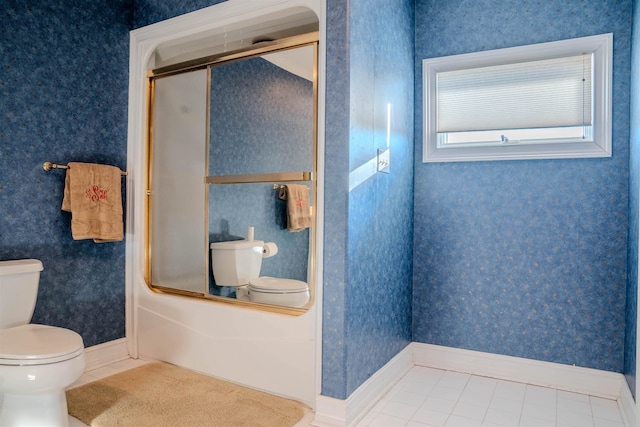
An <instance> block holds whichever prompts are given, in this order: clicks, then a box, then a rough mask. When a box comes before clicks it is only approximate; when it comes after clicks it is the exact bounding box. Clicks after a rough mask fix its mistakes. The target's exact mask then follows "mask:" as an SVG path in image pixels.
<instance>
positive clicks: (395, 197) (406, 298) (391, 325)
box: [322, 0, 413, 399]
mask: <svg viewBox="0 0 640 427" xmlns="http://www.w3.org/2000/svg"><path fill="white" fill-rule="evenodd" d="M327 9H328V14H329V17H328V23H327V25H328V27H327V28H328V29H327V37H328V38H329V40H327V49H328V51H327V58H328V60H327V121H326V123H327V133H326V137H325V138H326V158H325V165H326V166H325V174H326V175H325V176H326V181H325V188H326V190H325V191H326V197H325V199H326V201H325V203H326V207H325V224H326V225H325V233H326V236H325V266H324V274H325V287H324V292H325V294H324V321H323V322H324V323H323V382H322V394H323V395H326V396H331V397H335V398H339V399H344V398H346V397H348V396H349V395H350V394H351V393H352V392H353V391H354V390H355V389H356V388H358V387H359V386H360V385H361V384H362V383H363V382H364V381H366V380H367V379H368V378H369V377H370V376H371V375H372V374H374V373H375V372H376V371H377V370H378V369H380V368H381V367H382V366H383V365H384V364H385V363H387V362H388V361H389V360H390V359H391V358H392V357H393V356H395V355H396V354H397V353H398V352H400V351H401V350H402V349H403V348H404V347H405V346H406V345H407V344H408V343H409V342H410V341H411V281H412V278H411V250H412V239H413V237H412V236H413V229H412V226H411V219H412V204H413V200H412V191H411V188H412V183H413V171H412V164H413V152H412V150H413V122H412V120H411V117H412V115H413V109H412V107H411V106H412V103H413V82H412V75H413V73H412V71H411V70H412V67H413V7H412V2H410V1H405V0H395V1H383V0H376V1H373V2H372V1H364V0H362V1H350V2H349V4H348V7H347V4H346V2H331V1H330V2H328V7H327ZM347 10H349V13H348V14H347ZM347 28H348V33H347V32H346V31H347ZM344 49H347V52H346V53H347V57H344V56H343V55H344V54H345V52H344V51H343V50H344ZM347 85H348V86H347ZM347 95H348V99H345V98H346V96H347ZM346 101H348V102H349V103H348V105H347V104H346ZM389 104H390V105H391V117H390V119H391V128H390V129H389V133H390V141H387V131H388V129H387V106H388V105H389ZM345 116H349V118H350V120H349V123H345V122H344V117H345ZM388 142H389V144H390V153H391V154H390V159H391V166H390V173H389V174H383V173H372V174H366V179H365V180H364V181H363V182H362V183H361V184H359V185H356V179H355V176H356V175H357V172H356V171H357V170H362V169H359V168H362V167H363V166H364V165H366V164H367V163H368V162H370V161H372V159H375V157H376V153H377V149H385V148H386V147H387V143H388ZM347 160H348V162H349V163H348V165H347V163H346V162H347ZM347 168H348V169H347ZM346 171H348V172H349V175H350V176H347V175H346V174H345V172H346ZM374 171H375V169H374ZM369 175H371V176H369ZM357 181H358V182H360V181H359V180H357ZM349 188H351V190H350V191H348V190H349ZM347 191H348V192H347ZM345 197H346V199H345ZM345 202H347V203H348V205H346V206H345ZM345 233H346V241H345V240H344V237H345Z"/></svg>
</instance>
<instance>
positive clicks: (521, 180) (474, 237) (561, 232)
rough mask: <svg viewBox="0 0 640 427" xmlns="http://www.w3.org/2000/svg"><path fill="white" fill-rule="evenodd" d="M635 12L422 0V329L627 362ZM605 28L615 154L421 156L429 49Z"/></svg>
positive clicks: (449, 337)
mask: <svg viewBox="0 0 640 427" xmlns="http://www.w3.org/2000/svg"><path fill="white" fill-rule="evenodd" d="M631 19H632V16H631V1H630V0H628V1H615V0H598V1H593V0H592V1H581V0H570V1H566V0H563V1H534V2H528V3H526V4H523V3H521V2H514V1H510V0H479V1H475V2H450V1H437V0H418V1H417V2H416V63H415V67H416V91H415V93H416V115H415V117H416V123H417V126H416V163H415V205H414V209H415V220H414V221H415V222H414V227H415V248H414V291H413V296H414V298H413V339H414V341H418V342H424V343H431V344H438V345H444V346H451V347H458V348H465V349H471V350H479V351H485V352H490V353H497V354H506V355H511V356H519V357H525V358H531V359H537V360H543V361H551V362H558V363H565V364H575V365H577V366H584V367H590V368H597V369H603V370H608V371H616V372H622V370H623V356H624V348H623V347H624V335H625V290H626V284H627V282H626V280H627V279H626V277H627V276H626V274H627V226H628V224H627V223H628V214H629V211H628V189H629V187H628V172H629V144H628V142H629V87H630V86H629V85H630V42H631V38H630V36H631ZM461 29H463V30H462V31H461ZM608 32H612V33H613V34H614V65H613V68H614V70H613V74H614V75H613V157H612V158H606V159H575V160H536V161H494V162H475V163H474V162H470V163H448V164H445V163H441V164H423V163H421V161H420V159H421V157H422V150H421V144H420V142H421V140H422V126H421V119H420V118H421V117H422V96H421V93H422V82H421V80H420V79H421V76H422V73H421V72H420V67H421V62H420V61H421V59H423V58H431V57H438V56H445V55H452V54H459V53H466V52H475V51H480V50H487V49H496V48H503V47H510V46H517V45H524V44H530V43H539V42H547V41H553V40H559V39H566V38H572V37H581V36H588V35H593V34H600V33H608Z"/></svg>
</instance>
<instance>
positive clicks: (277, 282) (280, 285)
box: [248, 276, 309, 294]
mask: <svg viewBox="0 0 640 427" xmlns="http://www.w3.org/2000/svg"><path fill="white" fill-rule="evenodd" d="M248 288H249V290H253V291H257V292H265V293H274V294H288V293H294V292H306V291H307V290H308V289H309V287H308V286H307V283H306V282H303V281H300V280H293V279H280V278H277V277H267V276H265V277H258V278H257V279H250V280H249V286H248Z"/></svg>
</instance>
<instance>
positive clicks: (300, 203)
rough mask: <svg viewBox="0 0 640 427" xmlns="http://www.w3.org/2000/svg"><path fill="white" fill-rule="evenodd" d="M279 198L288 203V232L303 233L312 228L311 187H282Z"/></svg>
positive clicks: (288, 185)
mask: <svg viewBox="0 0 640 427" xmlns="http://www.w3.org/2000/svg"><path fill="white" fill-rule="evenodd" d="M278 197H279V198H280V199H282V200H286V201H287V230H288V231H302V230H304V229H305V228H309V226H311V211H310V209H309V187H307V186H306V185H298V184H287V185H283V186H281V187H280V190H279V191H278Z"/></svg>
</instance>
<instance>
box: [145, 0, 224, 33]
mask: <svg viewBox="0 0 640 427" xmlns="http://www.w3.org/2000/svg"><path fill="white" fill-rule="evenodd" d="M224 1H225V0H180V1H179V2H177V1H173V0H135V1H133V6H132V7H133V28H134V29H135V28H140V27H144V26H145V25H150V24H154V23H156V22H160V21H164V20H165V19H169V18H173V17H176V16H179V15H184V14H185V13H189V12H193V11H194V10H198V9H203V8H205V7H209V6H213V5H214V4H218V3H223V2H224Z"/></svg>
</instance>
